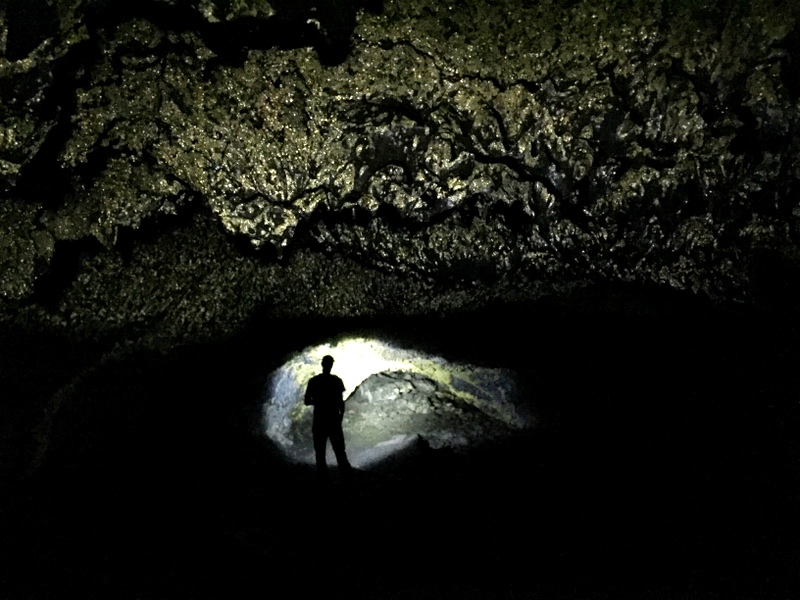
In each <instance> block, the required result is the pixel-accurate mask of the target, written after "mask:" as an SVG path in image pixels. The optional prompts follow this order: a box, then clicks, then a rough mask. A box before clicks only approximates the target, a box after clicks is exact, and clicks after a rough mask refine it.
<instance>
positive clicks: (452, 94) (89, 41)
mask: <svg viewBox="0 0 800 600" xmlns="http://www.w3.org/2000/svg"><path fill="white" fill-rule="evenodd" d="M0 52H2V56H1V57H0V195H1V196H0V198H2V199H1V200H0V307H1V310H0V315H2V318H3V319H6V320H9V319H11V320H14V319H24V320H27V321H32V322H37V323H43V324H46V325H47V326H52V327H56V328H64V329H70V330H73V331H78V332H85V333H87V334H92V335H94V334H97V333H101V334H104V333H113V332H115V331H122V330H125V331H130V330H131V328H134V329H136V328H141V329H142V330H146V331H151V330H159V331H162V332H163V331H166V332H168V333H169V332H173V333H175V335H181V336H187V335H188V336H189V337H193V336H206V335H216V334H218V333H221V332H224V331H226V330H229V329H230V328H236V327H237V326H239V325H240V324H241V323H243V322H245V321H246V320H247V319H248V318H249V317H250V316H251V315H252V314H253V313H254V312H255V311H258V310H266V311H268V312H269V314H272V315H274V316H278V317H280V316H303V315H322V316H354V315H356V316H359V315H361V316H365V315H366V316H369V315H379V314H426V313H447V312H448V311H455V310H464V309H471V308H478V307H481V306H486V305H488V304H491V303H492V302H495V301H503V302H505V301H518V300H523V301H524V300H532V299H536V298H540V297H542V296H544V295H547V294H553V293H565V292H567V291H569V290H571V289H575V288H580V287H582V286H586V285H590V284H595V283H611V284H614V283H621V284H635V285H641V286H650V287H657V288H664V289H670V290H680V291H683V292H686V293H688V294H692V295H696V296H701V297H704V298H708V299H710V300H712V301H716V302H719V301H731V300H733V301H739V302H748V301H751V300H752V297H753V279H754V265H755V264H757V263H758V261H759V260H762V261H763V258H759V257H763V256H765V255H766V256H768V257H770V258H769V260H776V261H785V262H786V263H788V264H798V251H797V242H798V235H800V229H799V226H800V205H799V204H798V196H797V189H798V179H800V141H798V136H797V135H796V134H797V131H798V98H800V83H799V82H800V27H798V25H797V11H796V9H795V8H794V7H793V3H785V2H774V1H771V0H753V1H751V2H736V1H722V0H720V1H717V2H709V3H700V2H693V1H690V0H671V1H670V0H644V1H641V2H629V1H622V0H619V1H606V0H584V1H579V2H567V1H558V0H542V1H540V2H524V1H522V0H496V1H489V0H472V1H470V0H464V1H460V2H452V3H444V2H436V1H432V0H408V1H403V2H399V1H398V2H393V1H388V0H387V1H385V2H379V1H374V0H373V1H365V0H362V1H361V2H345V1H344V0H331V1H329V2H317V1H312V0H307V1H302V2H289V1H284V0H279V1H271V2H266V1H264V0H161V1H156V0H151V1H149V2H140V3H135V4H132V5H131V6H130V7H128V8H125V9H120V8H119V6H118V3H113V2H110V1H102V0H11V1H10V2H7V3H6V4H5V8H1V9H0ZM178 332H179V333H178Z"/></svg>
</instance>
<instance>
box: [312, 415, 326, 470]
mask: <svg viewBox="0 0 800 600" xmlns="http://www.w3.org/2000/svg"><path fill="white" fill-rule="evenodd" d="M311 431H312V433H313V434H314V453H315V454H316V457H317V473H318V474H320V475H326V474H327V473H328V463H327V461H326V460H325V450H326V446H327V445H328V432H327V430H326V428H324V427H320V426H318V425H316V426H314V428H313V429H312V430H311Z"/></svg>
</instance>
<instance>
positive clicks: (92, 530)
mask: <svg viewBox="0 0 800 600" xmlns="http://www.w3.org/2000/svg"><path fill="white" fill-rule="evenodd" d="M662 300H663V299H662ZM662 300H659V301H654V300H653V299H652V298H650V299H647V300H644V301H643V300H642V299H641V298H638V299H637V300H635V301H633V302H631V301H630V300H629V299H627V300H626V298H625V297H620V296H618V295H617V296H614V295H608V294H597V293H593V294H588V295H585V296H583V297H576V298H573V299H572V301H571V303H570V304H569V305H565V304H563V303H560V302H548V301H542V302H540V303H537V304H531V305H523V306H518V305H512V306H503V307H493V308H492V309H487V310H486V311H483V312H481V313H469V314H463V315H460V316H458V315H457V316H452V317H449V318H446V319H445V318H426V319H410V318H405V319H391V318H386V319H382V320H372V321H353V320H338V321H332V320H324V321H309V320H296V321H290V320H282V321H276V320H271V319H261V320H259V319H258V318H256V319H254V320H253V322H252V323H251V326H250V327H249V328H248V329H247V330H246V332H245V333H242V334H240V335H237V336H234V337H231V338H229V339H227V340H225V341H220V342H216V343H211V344H205V345H200V346H187V347H182V348H179V349H174V350H171V351H169V352H166V353H157V352H152V351H135V350H132V351H131V352H129V353H127V354H123V355H121V357H120V358H118V359H111V360H109V359H106V360H105V361H102V359H101V358H99V357H102V356H103V355H104V353H107V352H108V348H107V347H102V344H95V345H93V346H89V345H77V344H74V343H70V342H68V341H66V340H57V339H53V337H52V336H49V335H40V336H37V335H35V334H33V333H31V332H30V331H20V330H16V331H12V330H8V331H6V332H5V333H6V335H4V336H3V337H2V340H3V342H2V352H3V354H2V364H3V370H2V373H3V375H2V397H3V402H4V403H6V405H7V408H8V410H7V411H6V412H7V414H8V415H10V416H12V417H13V418H11V419H10V420H9V421H7V423H12V424H14V426H13V427H10V426H6V429H7V430H8V433H9V435H5V439H6V442H5V445H6V446H7V447H4V448H3V450H4V453H5V454H6V456H7V457H13V458H15V459H18V460H17V462H16V463H15V462H14V461H11V460H10V461H6V465H7V477H6V478H5V479H6V480H7V481H8V482H9V483H10V485H5V486H4V490H5V491H4V494H3V506H2V508H3V511H2V521H1V523H2V532H0V539H2V540H3V541H2V550H1V552H2V556H0V559H1V560H0V564H2V568H0V585H1V586H2V587H1V588H0V596H2V597H3V598H48V597H56V598H57V597H84V598H90V597H94V598H206V597H208V598H219V597H232V598H261V597H263V598H291V597H298V598H305V597H313V596H319V597H342V598H344V597H347V598H353V597H358V598H400V597H415V598H418V597H421V598H536V597H542V598H578V597H581V598H604V597H608V598H621V597H630V598H645V597H646V598H787V599H788V598H796V597H798V593H799V592H800V585H799V583H800V582H799V581H798V574H800V569H798V567H799V566H800V560H799V559H800V556H799V554H798V546H800V544H798V540H800V536H798V534H800V531H798V529H799V528H798V519H797V512H798V511H797V506H798V500H799V499H800V493H799V488H798V467H800V461H799V460H798V458H800V452H798V449H799V448H798V435H797V434H798V431H800V427H798V426H799V425H800V422H799V421H798V398H800V396H799V395H798V392H800V389H799V388H800V381H798V370H797V365H798V364H800V363H799V362H798V358H800V356H798V354H800V352H799V351H798V344H797V342H798V334H797V323H796V322H795V321H793V320H792V319H790V318H789V317H787V315H786V313H780V314H779V313H778V312H775V311H771V312H763V311H757V310H756V309H754V308H752V307H751V308H739V309H730V308H729V309H724V310H722V309H719V308H718V307H716V308H714V307H710V306H704V305H698V304H696V303H688V302H685V301H681V302H674V300H675V299H674V298H670V299H666V300H663V301H662ZM354 330H358V331H366V332H376V333H379V334H381V335H383V336H384V337H387V338H389V339H395V340H397V341H402V342H403V343H405V344H407V345H411V346H413V347H417V348H419V349H422V350H426V351H431V352H438V353H439V354H440V355H442V356H444V357H445V358H448V359H451V360H470V361H473V362H476V363H479V364H487V365H494V366H505V367H510V368H513V369H516V370H517V371H518V372H519V373H520V375H521V376H522V377H523V379H524V381H525V383H526V386H527V392H526V394H527V399H528V401H529V402H530V403H531V405H532V407H533V409H534V411H535V413H536V415H537V418H538V425H537V426H536V427H535V428H534V429H533V430H531V431H529V432H526V433H524V434H520V435H519V436H517V437H515V438H512V439H509V440H507V441H504V442H501V443H497V444H494V445H488V446H485V447H480V448H475V449H473V450H471V451H470V452H469V453H466V454H453V453H451V452H448V451H431V450H427V449H425V448H424V447H420V448H418V449H417V450H416V451H414V452H411V453H409V454H407V455H405V456H402V457H397V458H396V459H394V460H393V461H391V462H389V463H385V464H383V465H382V466H381V467H379V468H378V469H375V470H372V471H365V472H360V473H358V474H357V475H358V477H357V478H356V480H355V482H354V484H353V485H352V486H349V487H348V486H345V485H343V484H342V482H341V481H340V480H339V479H338V476H335V477H334V479H333V481H332V483H331V485H330V487H329V488H327V489H325V490H320V488H318V487H317V486H316V485H315V480H314V477H313V471H312V470H311V469H309V468H307V467H304V466H293V465H289V464H286V463H285V462H283V460H281V458H280V457H279V456H278V455H277V453H276V452H275V450H274V448H273V447H272V445H271V443H270V442H269V441H268V440H267V439H266V438H265V437H264V436H262V435H260V433H259V432H258V427H259V416H260V415H259V411H260V398H261V395H262V393H263V386H264V384H265V382H266V379H267V377H268V375H269V373H270V371H271V370H272V369H274V368H275V367H277V366H278V365H279V364H280V363H281V361H282V360H283V359H284V358H285V356H286V355H287V354H288V353H290V352H292V351H296V350H299V349H302V348H303V347H305V346H306V345H309V344H311V343H315V342H318V341H323V340H325V339H328V338H329V337H330V336H332V335H336V334H339V333H341V332H343V331H354ZM92 365H94V366H92ZM9 366H10V368H9ZM78 373H83V375H82V376H81V377H80V378H78V383H75V384H74V385H73V386H72V387H70V388H69V392H64V389H65V388H64V386H65V384H66V383H67V382H69V381H71V380H72V381H75V376H76V374H78ZM59 389H61V390H62V392H61V393H62V394H63V395H64V398H65V399H64V401H63V402H62V404H61V407H60V409H59V410H58V412H57V414H56V415H55V417H54V418H53V421H52V423H53V425H52V428H51V431H50V437H49V444H48V447H47V452H46V454H45V455H44V459H43V461H42V462H41V466H40V467H39V468H38V469H36V470H34V471H33V472H30V467H29V465H30V464H31V463H32V462H33V461H34V460H35V456H36V445H35V444H33V443H32V442H31V441H30V439H31V436H30V434H29V432H26V430H25V427H27V426H28V425H31V424H35V423H37V422H40V421H41V419H39V418H37V415H38V412H37V411H41V410H43V409H42V406H44V405H46V400H47V398H49V397H51V396H52V395H53V394H55V393H56V392H57V391H58V390H59ZM34 413H36V414H34ZM12 434H13V435H12ZM9 440H10V441H9ZM12 443H13V445H12ZM23 459H25V460H23ZM14 465H16V466H14ZM26 465H27V467H26ZM26 469H27V470H26Z"/></svg>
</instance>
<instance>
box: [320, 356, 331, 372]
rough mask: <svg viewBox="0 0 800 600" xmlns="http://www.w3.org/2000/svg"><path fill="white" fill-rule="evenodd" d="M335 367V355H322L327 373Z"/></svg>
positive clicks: (324, 369) (323, 368)
mask: <svg viewBox="0 0 800 600" xmlns="http://www.w3.org/2000/svg"><path fill="white" fill-rule="evenodd" d="M332 368H333V357H332V356H331V355H330V354H328V355H326V356H323V357H322V370H323V371H324V372H325V373H330V372H331V369H332Z"/></svg>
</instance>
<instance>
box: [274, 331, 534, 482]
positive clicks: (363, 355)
mask: <svg viewBox="0 0 800 600" xmlns="http://www.w3.org/2000/svg"><path fill="white" fill-rule="evenodd" d="M326 354H330V355H331V356H333V357H334V360H335V362H334V365H333V371H332V372H333V373H334V374H335V375H338V376H339V377H341V378H342V380H343V381H344V384H345V397H350V396H351V395H352V394H353V392H354V391H355V390H356V389H357V388H358V387H359V386H360V385H361V384H362V383H363V382H364V381H365V380H366V379H368V378H369V377H370V376H372V375H375V374H378V373H398V372H400V373H412V374H416V375H419V376H420V377H421V378H424V379H425V381H430V382H433V385H435V386H436V389H437V390H438V391H439V392H446V393H447V395H448V396H449V397H452V398H456V399H458V400H459V401H461V402H463V403H464V404H465V405H469V406H471V407H474V408H477V409H478V410H480V411H481V412H482V413H484V414H485V415H487V416H488V417H490V418H492V419H495V420H497V421H500V422H502V423H504V424H506V425H507V426H508V427H510V428H522V427H527V426H529V425H530V424H531V419H530V417H529V415H527V414H525V411H524V410H522V409H521V407H520V406H519V405H518V404H517V403H516V389H515V388H516V380H515V377H514V376H513V374H512V373H510V372H509V371H507V370H503V369H488V368H483V367H476V366H474V365H467V364H460V363H453V362H449V361H447V360H445V359H444V358H441V357H438V356H432V355H429V354H426V353H423V352H420V351H416V350H411V349H406V348H400V347H397V346H395V345H393V344H390V343H387V342H385V341H382V340H379V339H374V338H366V337H360V336H356V337H348V338H343V339H339V340H336V341H331V342H327V343H323V344H319V345H316V346H312V347H309V348H306V349H304V350H302V351H301V352H298V353H296V354H294V355H292V356H291V357H290V358H289V359H288V360H287V361H286V362H285V363H284V364H283V365H281V367H279V368H278V369H276V370H275V371H274V372H273V373H272V375H271V376H270V379H269V383H268V385H267V387H266V389H265V391H264V404H263V422H264V430H265V433H266V435H267V436H268V437H269V438H270V439H271V440H273V441H274V442H275V443H276V444H277V445H278V446H279V447H280V448H281V449H282V450H283V452H284V453H285V455H286V456H287V458H289V459H290V460H293V461H296V462H303V463H309V464H310V463H313V461H314V453H313V448H312V447H310V444H309V443H308V442H305V443H301V442H298V440H297V436H296V435H292V428H293V427H295V426H297V422H298V421H300V420H302V419H303V418H306V419H307V416H308V414H309V412H308V411H310V410H311V409H310V408H308V407H305V406H304V405H303V397H304V393H305V386H306V384H307V382H308V380H309V379H310V378H311V377H312V376H314V375H315V374H317V373H319V372H320V371H321V366H320V363H321V361H322V357H323V356H325V355H326ZM351 416H352V412H349V411H348V413H347V415H346V418H349V417H351ZM358 416H359V415H358V414H356V415H354V416H352V418H354V419H357V418H358ZM364 418H365V419H366V418H367V417H364ZM419 418H421V417H419V415H413V419H412V418H409V419H408V420H407V422H404V421H403V420H402V419H400V420H399V421H398V419H394V420H393V421H392V424H391V425H392V427H393V428H394V429H393V430H392V431H389V429H388V425H387V426H386V427H387V429H386V431H385V432H384V437H383V438H382V439H381V441H379V442H377V443H374V444H373V445H372V446H371V447H369V448H366V447H357V448H356V451H357V453H358V454H359V456H358V457H351V462H353V463H354V464H355V465H356V466H360V467H364V466H367V465H368V464H372V463H374V462H377V461H379V460H381V459H382V458H386V457H388V456H389V455H391V454H393V453H395V452H399V451H402V450H404V449H406V448H408V447H409V446H411V445H413V443H414V441H415V440H418V439H419V435H418V433H419V432H417V431H415V430H414V423H416V424H417V426H419ZM359 423H360V425H365V423H364V422H363V420H362V421H361V422H359ZM366 426H367V427H368V428H369V429H370V430H371V431H372V432H373V437H374V435H378V436H380V435H381V431H382V429H381V428H382V427H383V426H384V424H382V423H381V422H380V421H379V420H375V419H374V418H372V419H371V420H369V422H366ZM398 428H399V429H400V430H401V431H400V432H398V431H397V429H398ZM375 432H377V434H376V433H375ZM354 437H357V436H355V435H354V434H353V432H348V430H347V428H345V438H346V439H348V438H351V439H352V438H354ZM461 437H462V438H463V436H461ZM451 438H452V439H453V440H457V439H459V435H458V432H454V433H453V434H451ZM356 441H357V440H356ZM352 447H353V445H352V444H350V442H348V453H349V452H350V448H352Z"/></svg>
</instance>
